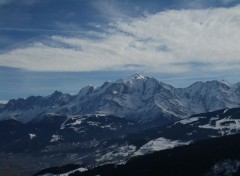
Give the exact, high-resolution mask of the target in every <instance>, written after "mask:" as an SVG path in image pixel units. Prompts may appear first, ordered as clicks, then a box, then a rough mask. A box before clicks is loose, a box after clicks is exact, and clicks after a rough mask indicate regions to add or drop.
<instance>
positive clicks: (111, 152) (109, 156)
mask: <svg viewBox="0 0 240 176" xmlns="http://www.w3.org/2000/svg"><path fill="white" fill-rule="evenodd" d="M135 151H136V146H134V145H128V144H126V145H122V146H115V145H113V146H110V147H109V148H108V149H106V153H105V154H103V155H100V156H99V157H98V158H97V159H96V161H97V162H107V161H114V162H115V161H118V163H119V162H122V161H120V158H124V159H126V157H131V156H132V154H133V153H134V152H135Z"/></svg>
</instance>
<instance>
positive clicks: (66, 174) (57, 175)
mask: <svg viewBox="0 0 240 176" xmlns="http://www.w3.org/2000/svg"><path fill="white" fill-rule="evenodd" d="M87 170H88V169H86V168H83V167H81V168H78V169H75V170H72V171H70V172H66V173H62V174H56V175H55V174H52V173H47V174H44V175H40V176H69V175H70V174H72V173H74V172H76V171H79V172H85V171H87Z"/></svg>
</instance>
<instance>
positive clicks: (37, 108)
mask: <svg viewBox="0 0 240 176" xmlns="http://www.w3.org/2000/svg"><path fill="white" fill-rule="evenodd" d="M234 107H240V83H237V84H231V83H228V82H226V81H216V80H214V81H207V82H205V83H204V82H196V83H194V84H192V85H191V86H189V87H187V88H174V87H173V86H170V85H168V84H165V83H162V82H160V81H158V80H156V79H155V78H149V77H146V76H142V75H139V74H135V75H133V76H130V77H127V78H122V79H119V80H116V81H113V82H105V83H104V84H103V85H102V86H100V87H95V86H91V85H90V86H86V87H84V88H82V89H81V90H80V91H79V93H78V94H76V95H70V94H63V93H61V92H58V91H55V92H54V93H53V94H52V95H49V96H47V97H41V96H30V97H28V98H26V99H23V98H19V99H17V100H10V101H9V102H8V103H7V104H5V105H2V106H0V120H6V119H15V120H17V121H20V122H23V123H27V122H29V121H31V120H33V119H36V118H41V117H42V116H45V115H46V114H49V113H51V114H58V115H86V114H105V115H113V116H117V117H122V118H125V119H130V120H136V121H138V122H141V123H146V122H151V121H154V120H156V121H158V122H159V123H160V124H161V123H162V124H164V123H169V122H172V121H175V120H178V119H182V118H186V117H188V116H190V115H193V114H198V113H203V112H210V111H215V110H219V109H226V108H234Z"/></svg>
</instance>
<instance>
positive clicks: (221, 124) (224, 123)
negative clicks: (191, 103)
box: [198, 117, 240, 136]
mask: <svg viewBox="0 0 240 176" xmlns="http://www.w3.org/2000/svg"><path fill="white" fill-rule="evenodd" d="M198 127H199V128H206V129H213V130H219V133H220V134H221V135H222V136H223V135H229V134H235V133H236V132H237V131H239V130H240V119H231V117H225V118H223V119H220V120H216V121H215V124H213V123H210V124H205V125H199V126H198Z"/></svg>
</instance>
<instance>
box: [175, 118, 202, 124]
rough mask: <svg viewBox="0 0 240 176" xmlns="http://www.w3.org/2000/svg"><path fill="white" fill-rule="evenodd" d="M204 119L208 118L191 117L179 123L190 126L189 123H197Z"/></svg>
mask: <svg viewBox="0 0 240 176" xmlns="http://www.w3.org/2000/svg"><path fill="white" fill-rule="evenodd" d="M202 118H206V117H190V118H186V119H183V120H181V121H178V122H177V123H181V124H184V125H186V124H189V123H193V122H197V121H199V120H200V119H202Z"/></svg>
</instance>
